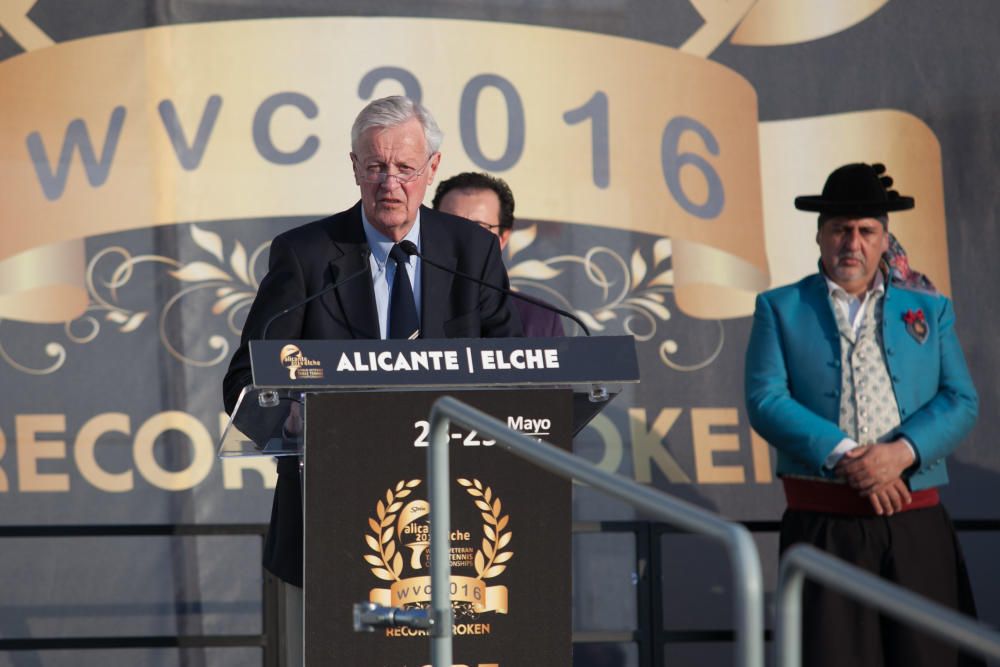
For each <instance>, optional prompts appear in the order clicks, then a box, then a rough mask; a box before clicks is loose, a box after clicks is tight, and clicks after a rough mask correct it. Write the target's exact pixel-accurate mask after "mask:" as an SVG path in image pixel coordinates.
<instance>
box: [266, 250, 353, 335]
mask: <svg viewBox="0 0 1000 667" xmlns="http://www.w3.org/2000/svg"><path fill="white" fill-rule="evenodd" d="M371 254H372V251H371V249H369V248H367V247H366V248H363V249H362V250H361V263H362V264H364V267H363V268H362V269H360V270H358V271H355V272H354V273H352V274H351V275H349V276H347V277H346V278H343V279H342V280H338V281H336V282H332V283H330V284H329V285H327V286H326V287H324V288H323V289H321V290H320V291H318V292H316V293H315V294H313V295H311V296H308V297H306V298H305V299H302V300H301V301H298V302H296V303H293V304H292V305H290V306H289V307H288V308H285V309H284V310H283V311H281V312H280V313H276V314H275V315H272V316H271V319H269V320H268V321H267V322H266V323H265V324H264V331H263V333H261V336H260V339H261V340H267V330H268V329H270V328H271V325H272V324H273V323H274V321H275V320H276V319H278V318H279V317H284V316H285V315H287V314H288V313H290V312H292V311H293V310H295V309H296V308H301V307H302V306H304V305H306V304H307V303H309V302H310V301H312V300H313V299H318V298H320V297H321V296H323V295H324V294H326V293H327V292H329V291H331V290H335V289H337V288H338V287H340V286H341V285H343V284H344V283H346V282H350V281H351V280H354V279H355V278H357V277H358V276H360V275H362V274H364V273H366V272H368V273H370V272H371V266H370V265H369V261H368V258H369V257H370V256H371Z"/></svg>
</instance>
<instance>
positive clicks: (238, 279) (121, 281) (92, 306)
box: [0, 224, 270, 375]
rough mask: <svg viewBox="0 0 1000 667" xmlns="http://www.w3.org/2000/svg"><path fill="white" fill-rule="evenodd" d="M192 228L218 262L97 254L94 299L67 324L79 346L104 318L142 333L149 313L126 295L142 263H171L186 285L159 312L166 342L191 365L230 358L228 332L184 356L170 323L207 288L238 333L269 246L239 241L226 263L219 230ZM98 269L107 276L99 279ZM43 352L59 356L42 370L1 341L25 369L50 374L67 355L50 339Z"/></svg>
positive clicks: (89, 271) (0, 350)
mask: <svg viewBox="0 0 1000 667" xmlns="http://www.w3.org/2000/svg"><path fill="white" fill-rule="evenodd" d="M189 230H190V232H191V238H192V239H193V240H194V242H195V244H196V245H197V246H198V247H199V248H201V249H202V250H204V251H205V252H206V253H208V254H209V255H210V256H211V257H212V258H213V259H214V260H215V262H214V263H213V262H211V261H204V260H196V261H193V262H189V263H187V264H184V263H182V262H180V261H178V260H176V259H173V258H171V257H166V256H163V255H133V254H132V253H131V252H130V251H129V250H127V249H126V248H123V247H121V246H109V247H107V248H104V249H102V250H101V251H99V252H98V253H97V254H95V255H94V256H93V257H92V258H91V260H90V261H89V262H88V263H87V268H86V273H85V285H86V289H87V294H88V296H89V299H90V303H89V305H88V306H87V309H86V311H85V312H84V314H83V315H81V316H80V317H78V318H76V319H74V320H71V321H69V322H66V323H65V324H64V325H63V328H64V331H65V334H66V338H68V339H69V340H70V341H72V342H74V343H77V344H78V345H83V344H86V343H90V342H91V341H93V340H94V339H96V338H97V336H98V335H99V334H100V333H101V327H102V320H103V321H105V322H110V323H112V324H114V325H117V328H118V331H119V332H120V333H126V334H128V333H134V332H136V331H138V330H139V329H140V327H141V326H142V325H143V324H144V323H145V321H146V319H147V317H148V316H149V314H150V312H149V311H148V310H144V309H132V308H129V307H127V306H126V305H124V303H123V301H124V294H123V293H124V292H125V291H126V290H127V288H128V287H129V285H130V283H131V281H132V279H133V278H134V277H135V275H136V270H137V269H138V268H139V267H141V266H144V265H161V266H166V267H168V270H167V275H169V276H170V277H172V278H174V279H175V280H177V281H178V282H179V283H180V284H181V285H183V287H182V288H181V289H180V290H179V291H177V292H176V293H175V294H173V295H172V296H171V297H170V298H169V299H168V300H167V302H166V304H165V305H164V306H163V308H162V309H161V311H160V316H159V336H160V341H161V343H162V344H163V346H164V347H165V348H166V349H167V351H168V352H169V353H170V354H171V356H173V357H174V358H175V359H177V360H178V361H181V362H182V363H184V364H186V365H189V366H214V365H217V364H219V363H221V362H222V361H224V360H226V359H228V358H229V356H230V344H229V342H228V340H227V338H226V336H224V335H220V334H215V335H210V336H209V337H208V340H207V343H208V346H209V347H210V348H211V349H212V350H215V354H213V355H212V356H211V357H210V358H208V359H195V358H193V357H191V356H188V355H185V354H184V353H182V352H181V351H180V350H179V349H178V346H177V345H175V344H174V343H173V342H172V341H171V333H170V332H169V331H168V327H167V322H168V320H169V318H170V316H171V314H172V312H173V311H174V309H175V308H176V307H178V306H179V305H180V304H181V303H182V302H183V300H184V298H185V297H187V296H189V295H192V294H194V293H197V292H201V291H204V290H215V291H214V295H213V296H214V299H215V301H214V303H213V304H212V307H211V313H212V315H214V316H216V317H218V316H223V315H224V316H225V324H226V328H227V329H228V332H229V333H230V334H232V335H235V336H239V335H240V329H241V327H240V326H238V325H237V323H236V322H237V318H238V317H239V315H240V314H241V313H242V312H243V311H244V310H245V309H247V308H249V307H250V304H251V303H252V302H253V298H254V295H255V294H256V293H257V287H258V285H259V281H258V280H257V278H256V276H255V275H254V272H253V268H254V267H255V266H256V265H257V262H258V261H259V259H260V256H261V255H262V253H263V252H264V251H265V250H267V249H268V248H269V247H270V243H263V244H261V245H260V246H258V247H257V248H256V249H255V250H254V252H253V253H252V254H250V255H249V256H248V255H247V252H246V249H245V248H244V247H243V244H242V243H240V242H239V241H236V242H235V243H234V245H233V249H232V252H231V253H230V255H229V259H228V262H227V260H226V258H225V255H224V251H223V242H222V238H221V237H220V236H219V235H218V234H216V233H214V232H210V231H207V230H203V229H200V228H199V227H198V226H197V225H193V224H192V225H189ZM108 262H111V266H110V267H107V266H106V264H107V263H108ZM99 270H100V271H101V272H102V273H103V274H104V275H108V276H109V277H107V278H103V279H102V278H99V277H98V273H99ZM102 314H103V317H102ZM45 350H46V354H47V355H48V356H50V357H53V358H55V362H54V363H52V364H50V365H49V366H47V367H44V368H31V367H29V366H28V365H26V364H22V363H19V362H18V361H16V360H15V359H14V358H13V357H12V356H11V355H10V353H9V352H8V351H7V350H6V349H5V348H4V347H3V345H2V344H0V358H2V359H3V360H4V361H6V362H7V363H8V364H9V365H10V366H12V367H13V368H15V369H17V370H19V371H21V372H22V373H28V374H32V375H47V374H49V373H54V372H55V371H57V370H59V368H60V367H62V365H63V364H64V363H65V361H66V358H67V354H66V349H65V347H64V346H63V345H62V344H61V343H57V342H55V341H52V342H50V343H48V344H47V345H46V348H45Z"/></svg>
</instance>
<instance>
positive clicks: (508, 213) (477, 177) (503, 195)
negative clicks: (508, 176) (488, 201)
mask: <svg viewBox="0 0 1000 667" xmlns="http://www.w3.org/2000/svg"><path fill="white" fill-rule="evenodd" d="M452 190H492V191H493V192H495V193H496V195H497V199H499V200H500V229H513V228H514V193H513V192H511V191H510V186H509V185H507V183H506V182H505V181H504V180H503V179H502V178H496V177H495V176H490V175H489V174H483V173H477V172H474V171H465V172H462V173H461V174H456V175H455V176H452V177H451V178H449V179H447V180H445V181H441V182H440V183H438V186H437V190H436V191H435V192H434V201H433V202H432V203H431V206H433V207H434V208H435V209H438V208H439V207H440V206H441V200H442V199H444V196H445V195H446V194H448V193H449V192H451V191H452Z"/></svg>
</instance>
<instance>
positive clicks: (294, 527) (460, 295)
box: [223, 96, 521, 664]
mask: <svg viewBox="0 0 1000 667" xmlns="http://www.w3.org/2000/svg"><path fill="white" fill-rule="evenodd" d="M441 138H442V134H441V131H440V129H438V126H437V123H436V122H435V121H434V118H433V117H432V116H431V114H430V113H429V112H428V111H427V109H426V108H424V107H423V106H422V105H421V104H419V103H418V102H414V101H412V100H410V99H408V98H405V97H398V96H396V97H388V98H384V99H379V100H375V101H374V102H372V103H370V104H369V105H368V106H366V107H365V108H364V109H363V110H362V111H361V113H360V114H359V115H358V117H357V119H356V120H355V122H354V126H353V127H352V129H351V155H350V157H351V164H352V165H353V168H354V179H355V182H356V183H357V185H358V186H359V187H360V190H361V201H360V202H358V203H357V204H355V205H354V206H353V207H352V208H350V209H348V210H347V211H343V212H341V213H337V214H335V215H332V216H330V217H328V218H324V219H322V220H318V221H316V222H312V223H309V224H306V225H303V226H301V227H298V228H296V229H292V230H290V231H288V232H286V233H284V234H281V235H279V236H277V237H276V238H275V239H274V241H273V242H272V244H271V251H270V259H269V268H268V272H267V275H266V276H265V277H264V279H263V280H262V281H261V284H260V288H259V290H258V293H257V297H256V299H255V300H254V303H253V305H252V306H251V308H250V311H249V314H248V315H247V321H246V324H245V325H244V327H243V336H242V341H241V345H240V347H239V349H237V351H236V353H235V354H234V355H233V359H232V361H231V362H230V366H229V371H228V372H227V373H226V377H225V381H224V386H223V392H224V397H225V403H226V409H227V411H229V412H232V410H233V408H234V406H235V404H236V401H237V399H238V398H239V395H240V392H241V391H242V389H243V388H244V387H245V386H246V385H248V384H250V383H251V374H250V362H249V356H248V347H247V343H248V341H250V340H253V339H259V338H261V337H262V335H263V333H264V329H265V327H267V326H268V324H267V322H268V320H270V319H271V318H272V317H273V316H275V315H276V314H278V313H281V312H282V311H283V310H285V309H288V308H291V310H289V312H288V313H287V314H284V315H281V316H280V317H278V318H277V319H274V320H273V322H272V323H271V324H270V328H269V329H268V331H267V337H268V338H269V339H348V338H365V339H380V338H381V339H385V338H414V337H422V338H478V337H504V336H520V335H521V324H520V320H519V319H518V316H517V313H516V312H514V311H513V309H511V308H509V305H508V299H507V297H506V296H505V295H504V294H503V293H502V292H500V291H498V290H495V289H489V288H487V287H483V286H481V285H478V284H476V283H475V282H473V281H470V280H467V279H463V278H461V277H458V276H455V275H453V274H451V273H448V272H447V271H443V270H441V269H439V268H437V267H435V266H433V265H432V263H435V264H440V265H443V266H446V267H449V268H452V269H454V270H456V271H458V272H461V273H463V274H467V275H471V276H475V277H476V278H479V279H480V280H482V281H484V282H486V283H489V284H490V285H494V286H496V287H500V288H505V289H506V288H508V287H509V284H508V280H507V272H506V271H505V269H504V266H503V262H502V259H501V256H500V245H499V242H498V240H497V238H496V237H495V236H493V235H491V234H489V233H488V232H487V231H485V230H483V229H481V228H479V227H478V226H476V225H470V224H469V223H468V222H467V221H466V220H462V219H461V218H457V217H454V216H451V215H446V214H443V213H438V212H437V211H433V210H431V209H428V208H426V207H424V206H422V202H423V199H424V194H425V192H426V190H427V186H428V185H429V184H430V183H431V182H432V181H433V179H434V175H435V173H436V172H437V169H438V165H439V164H440V162H441V153H440V152H438V148H439V146H440V144H441ZM403 241H410V242H412V243H413V244H414V245H415V246H416V247H417V250H418V252H419V253H420V254H421V255H424V256H426V257H427V259H428V262H422V261H421V260H420V258H419V257H417V256H415V255H410V254H408V253H406V252H403V251H402V248H401V246H400V244H401V243H402V242H403ZM366 266H367V267H368V268H369V270H368V271H365V270H364V269H365V267H366ZM355 275H356V276H357V277H351V276H355ZM345 279H346V280H345ZM338 281H344V282H343V284H341V285H339V286H338V287H336V288H335V289H333V290H331V291H330V292H328V293H326V294H324V295H323V296H322V297H320V298H317V299H315V300H313V301H310V302H309V303H307V304H304V305H301V306H299V305H298V304H302V302H303V301H304V300H306V299H307V298H308V297H309V296H311V295H313V294H316V293H317V292H319V291H320V290H322V289H323V288H324V287H327V286H329V285H332V284H334V283H336V282H338ZM264 566H265V567H266V568H267V569H268V570H269V571H270V572H272V573H273V574H275V575H276V576H278V577H279V578H280V579H282V580H283V581H285V582H287V583H288V584H290V585H291V586H292V587H301V586H302V505H301V490H300V481H299V462H298V460H297V459H296V458H294V457H292V458H284V459H282V460H280V461H279V463H278V485H277V488H276V489H275V494H274V506H273V508H272V513H271V526H270V529H269V531H268V535H267V540H266V543H265V545H264ZM294 594H295V592H294V590H293V591H292V592H291V595H294ZM299 595H301V592H299ZM299 599H301V598H299ZM299 604H300V603H297V602H294V601H293V602H292V603H291V608H292V609H294V608H295V607H297V606H299ZM289 616H290V617H289V619H288V621H289V623H294V622H295V621H296V620H300V617H301V614H300V613H299V619H294V618H291V616H294V614H291V615H289ZM294 632H295V631H294V630H291V631H290V632H289V633H288V634H289V635H293V634H294ZM290 641H291V643H295V642H296V641H297V642H298V644H299V647H300V646H301V637H299V638H298V639H297V640H296V639H291V640H290ZM290 648H292V649H294V648H295V647H294V646H292V647H290ZM298 660H300V658H299V659H298ZM287 662H288V663H289V664H294V663H295V662H296V658H295V657H292V658H289V659H288V660H287Z"/></svg>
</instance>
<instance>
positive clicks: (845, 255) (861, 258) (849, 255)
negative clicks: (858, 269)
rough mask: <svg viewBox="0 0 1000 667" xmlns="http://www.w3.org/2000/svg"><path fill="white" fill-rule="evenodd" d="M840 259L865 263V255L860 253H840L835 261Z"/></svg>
mask: <svg viewBox="0 0 1000 667" xmlns="http://www.w3.org/2000/svg"><path fill="white" fill-rule="evenodd" d="M842 259H856V260H858V261H860V262H863V261H865V255H864V253H861V252H842V253H839V254H838V255H837V261H840V260H842Z"/></svg>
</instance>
